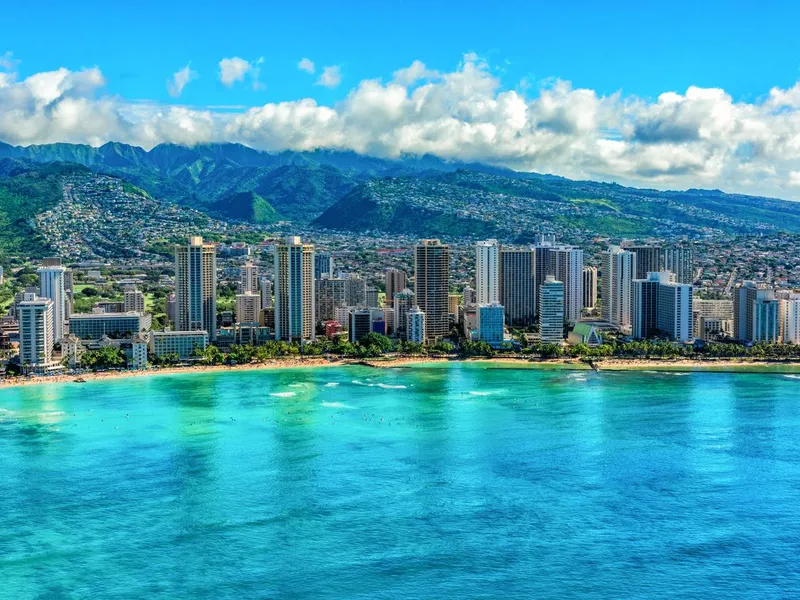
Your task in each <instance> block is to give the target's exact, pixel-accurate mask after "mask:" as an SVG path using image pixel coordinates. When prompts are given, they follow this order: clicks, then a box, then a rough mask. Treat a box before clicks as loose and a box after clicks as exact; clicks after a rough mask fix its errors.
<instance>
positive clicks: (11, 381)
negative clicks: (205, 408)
mask: <svg viewBox="0 0 800 600" xmlns="http://www.w3.org/2000/svg"><path fill="white" fill-rule="evenodd" d="M451 363H472V364H477V363H482V364H486V365H487V368H497V369H510V370H511V369H520V370H529V369H530V370H537V369H541V370H562V371H591V370H593V367H592V366H591V365H590V364H589V363H586V362H583V361H581V360H580V359H570V358H557V359H544V360H531V359H529V358H525V357H519V358H512V357H499V358H447V357H427V356H426V357H422V356H419V357H414V356H390V357H381V358H373V359H337V360H329V359H326V358H322V357H313V358H303V359H299V358H284V359H275V360H272V361H268V362H265V363H252V364H248V365H191V366H184V367H159V368H149V369H146V370H144V371H98V372H90V373H84V374H82V375H66V374H62V375H51V376H34V377H13V378H5V379H2V380H0V390H2V389H4V388H11V387H23V386H29V385H47V384H60V383H84V382H86V383H88V382H94V381H103V380H112V379H126V378H131V377H150V376H154V375H182V374H193V373H222V372H234V371H271V370H277V369H305V368H320V367H345V366H363V367H368V368H375V369H392V368H412V367H413V366H416V365H435V364H451ZM594 364H595V366H596V367H597V369H596V370H597V371H612V372H624V371H634V372H635V371H638V372H646V371H649V372H656V373H658V372H686V373H693V372H694V373H700V372H707V373H755V374H757V373H761V374H775V375H790V374H798V375H800V361H766V360H734V359H711V360H702V361H699V360H689V359H676V360H662V359H649V360H647V359H621V358H620V359H608V358H606V359H603V360H599V361H594ZM80 379H83V381H82V382H81V381H78V380H80Z"/></svg>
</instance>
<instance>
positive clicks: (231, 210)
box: [209, 192, 280, 224]
mask: <svg viewBox="0 0 800 600" xmlns="http://www.w3.org/2000/svg"><path fill="white" fill-rule="evenodd" d="M209 208H210V210H211V211H212V212H214V213H217V214H219V215H220V216H222V217H224V218H227V219H236V220H239V221H249V222H251V223H260V224H266V223H274V222H276V221H278V220H279V219H280V217H279V216H278V213H277V212H276V211H275V209H274V208H273V207H272V206H271V205H270V203H269V202H267V201H266V200H264V198H262V197H261V196H259V195H258V194H256V193H255V192H235V193H233V194H229V195H228V196H225V197H224V198H220V199H219V200H217V201H216V202H214V203H213V204H212V205H211V206H210V207H209Z"/></svg>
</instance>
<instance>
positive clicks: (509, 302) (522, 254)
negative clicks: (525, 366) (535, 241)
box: [464, 247, 537, 327]
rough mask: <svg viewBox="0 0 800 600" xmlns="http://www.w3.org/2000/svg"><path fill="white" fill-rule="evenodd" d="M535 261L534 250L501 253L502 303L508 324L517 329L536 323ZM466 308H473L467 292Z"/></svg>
mask: <svg viewBox="0 0 800 600" xmlns="http://www.w3.org/2000/svg"><path fill="white" fill-rule="evenodd" d="M534 261H535V252H534V250H533V249H532V248H508V247H505V248H501V250H500V303H501V304H502V305H503V307H504V309H505V319H506V323H508V324H509V325H511V326H514V327H527V326H529V325H533V324H534V323H536V301H537V298H536V269H535V264H534ZM472 305H474V303H472ZM464 306H465V307H466V306H470V303H468V302H467V291H466V290H464Z"/></svg>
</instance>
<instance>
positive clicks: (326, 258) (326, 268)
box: [314, 252, 333, 279]
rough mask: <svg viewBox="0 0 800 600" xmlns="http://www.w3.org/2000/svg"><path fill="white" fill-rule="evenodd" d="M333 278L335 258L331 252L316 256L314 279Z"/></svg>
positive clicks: (319, 253)
mask: <svg viewBox="0 0 800 600" xmlns="http://www.w3.org/2000/svg"><path fill="white" fill-rule="evenodd" d="M323 277H333V256H332V255H331V253H330V252H316V253H315V254H314V279H322V278H323Z"/></svg>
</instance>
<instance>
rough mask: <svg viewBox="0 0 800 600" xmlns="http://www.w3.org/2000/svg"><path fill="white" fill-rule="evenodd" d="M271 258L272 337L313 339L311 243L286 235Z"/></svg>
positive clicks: (288, 339)
mask: <svg viewBox="0 0 800 600" xmlns="http://www.w3.org/2000/svg"><path fill="white" fill-rule="evenodd" d="M274 259H275V339H277V340H287V341H295V340H302V339H314V316H315V315H314V304H315V294H314V265H315V260H314V246H313V245H312V244H304V243H302V242H301V241H300V238H299V237H298V236H292V237H288V238H286V240H285V241H284V243H283V244H276V246H275V255H274Z"/></svg>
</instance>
